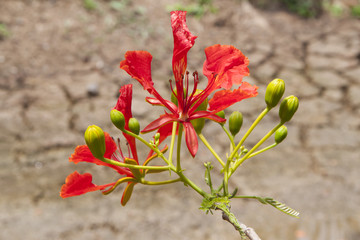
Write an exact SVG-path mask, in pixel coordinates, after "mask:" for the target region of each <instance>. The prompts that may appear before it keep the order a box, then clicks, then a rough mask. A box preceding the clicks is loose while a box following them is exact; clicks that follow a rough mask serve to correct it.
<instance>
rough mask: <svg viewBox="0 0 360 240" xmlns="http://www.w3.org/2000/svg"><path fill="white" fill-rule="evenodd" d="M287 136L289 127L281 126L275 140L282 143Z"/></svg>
mask: <svg viewBox="0 0 360 240" xmlns="http://www.w3.org/2000/svg"><path fill="white" fill-rule="evenodd" d="M286 136H287V127H285V126H281V127H280V128H279V129H278V130H276V132H275V142H276V143H277V144H279V143H281V142H282V141H283V140H284V139H285V138H286Z"/></svg>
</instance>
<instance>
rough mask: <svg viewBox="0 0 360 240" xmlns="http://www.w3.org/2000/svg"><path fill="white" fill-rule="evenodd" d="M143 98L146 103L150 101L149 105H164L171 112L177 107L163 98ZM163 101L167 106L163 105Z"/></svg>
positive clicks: (174, 111)
mask: <svg viewBox="0 0 360 240" xmlns="http://www.w3.org/2000/svg"><path fill="white" fill-rule="evenodd" d="M145 100H146V101H147V102H148V103H150V104H151V105H156V106H164V107H166V108H168V109H169V110H170V111H171V112H172V113H176V112H177V109H178V107H177V106H176V105H175V104H174V103H173V102H170V101H168V100H165V99H162V100H159V99H157V98H152V97H146V98H145ZM164 102H166V103H167V106H165V105H164Z"/></svg>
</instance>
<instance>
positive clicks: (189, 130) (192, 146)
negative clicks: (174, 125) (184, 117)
mask: <svg viewBox="0 0 360 240" xmlns="http://www.w3.org/2000/svg"><path fill="white" fill-rule="evenodd" d="M183 125H184V130H185V142H186V146H187V148H188V149H189V152H190V154H191V156H193V157H195V155H196V153H197V151H198V147H199V146H198V139H197V134H196V131H195V129H194V127H193V125H192V124H191V123H190V122H184V123H183Z"/></svg>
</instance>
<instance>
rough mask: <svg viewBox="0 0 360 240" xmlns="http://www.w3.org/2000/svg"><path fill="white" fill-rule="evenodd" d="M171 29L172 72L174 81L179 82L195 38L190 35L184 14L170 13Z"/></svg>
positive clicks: (178, 12)
mask: <svg viewBox="0 0 360 240" xmlns="http://www.w3.org/2000/svg"><path fill="white" fill-rule="evenodd" d="M171 27H172V31H173V36H174V51H173V60H172V65H173V72H174V77H175V81H181V80H182V76H183V75H184V73H185V71H186V65H187V53H188V51H189V50H190V48H191V47H192V46H193V45H194V43H195V39H196V38H197V36H194V35H192V34H191V32H190V30H189V29H188V27H187V25H186V12H185V11H173V12H171Z"/></svg>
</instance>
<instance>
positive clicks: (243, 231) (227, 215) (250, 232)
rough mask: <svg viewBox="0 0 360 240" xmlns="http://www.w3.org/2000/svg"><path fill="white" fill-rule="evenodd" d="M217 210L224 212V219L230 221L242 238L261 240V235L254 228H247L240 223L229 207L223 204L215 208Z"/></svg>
mask: <svg viewBox="0 0 360 240" xmlns="http://www.w3.org/2000/svg"><path fill="white" fill-rule="evenodd" d="M215 210H221V211H222V219H223V220H225V221H228V222H229V223H230V224H231V225H233V226H234V228H235V229H236V231H238V232H239V233H240V235H241V237H244V236H246V237H247V238H248V239H249V240H261V238H260V237H259V235H257V233H256V232H255V230H254V229H253V228H250V227H248V226H246V225H245V224H243V223H240V222H239V221H238V220H237V219H236V217H235V215H234V214H233V213H231V212H230V210H229V208H228V207H226V206H224V205H223V204H220V205H217V206H216V207H215Z"/></svg>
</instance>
